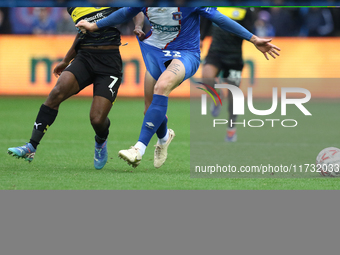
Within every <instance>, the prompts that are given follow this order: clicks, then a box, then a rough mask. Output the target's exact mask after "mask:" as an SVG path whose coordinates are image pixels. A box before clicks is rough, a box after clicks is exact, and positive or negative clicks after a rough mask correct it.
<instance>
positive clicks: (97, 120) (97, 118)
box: [90, 114, 106, 127]
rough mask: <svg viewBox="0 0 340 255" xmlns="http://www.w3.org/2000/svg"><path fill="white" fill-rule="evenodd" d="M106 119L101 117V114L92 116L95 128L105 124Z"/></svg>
mask: <svg viewBox="0 0 340 255" xmlns="http://www.w3.org/2000/svg"><path fill="white" fill-rule="evenodd" d="M105 119H106V117H103V116H100V115H99V114H91V115H90V121H91V125H92V126H93V127H100V126H102V125H104V124H105Z"/></svg>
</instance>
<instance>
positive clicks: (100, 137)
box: [94, 118, 111, 144]
mask: <svg viewBox="0 0 340 255" xmlns="http://www.w3.org/2000/svg"><path fill="white" fill-rule="evenodd" d="M107 122H108V125H107V128H106V130H105V131H104V132H101V133H96V136H95V137H94V139H95V140H96V142H97V143H99V144H100V143H104V142H105V141H106V139H107V137H108V136H109V127H110V124H111V122H110V119H109V118H107Z"/></svg>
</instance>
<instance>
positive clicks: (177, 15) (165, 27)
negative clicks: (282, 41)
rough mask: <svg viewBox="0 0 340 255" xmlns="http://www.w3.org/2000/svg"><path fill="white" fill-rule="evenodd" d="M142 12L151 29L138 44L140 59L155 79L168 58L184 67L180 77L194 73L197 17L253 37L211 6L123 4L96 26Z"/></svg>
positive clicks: (198, 54) (197, 28) (197, 53)
mask: <svg viewBox="0 0 340 255" xmlns="http://www.w3.org/2000/svg"><path fill="white" fill-rule="evenodd" d="M141 11H142V12H143V13H144V15H145V16H146V17H147V18H148V20H149V21H150V24H151V31H150V32H149V33H148V34H147V35H146V38H145V39H144V40H143V41H142V42H139V43H140V48H141V51H142V54H143V58H144V62H145V65H146V68H147V70H148V71H149V73H150V74H151V75H152V77H153V78H154V79H155V80H157V79H158V78H159V76H160V75H161V74H162V72H164V70H165V69H166V67H167V66H166V63H169V61H171V60H172V59H178V60H180V61H181V62H182V63H183V65H184V66H185V77H184V80H185V79H187V78H189V77H191V76H192V75H194V74H195V72H196V71H197V69H198V67H199V63H200V16H203V17H205V18H207V19H210V20H212V21H213V22H215V23H216V24H217V25H218V26H219V27H221V28H222V29H224V30H226V31H229V32H232V33H234V34H236V35H238V36H240V37H241V38H243V39H246V40H250V38H251V37H252V36H253V35H252V34H251V33H250V32H249V31H248V30H246V29H245V28H243V27H242V26H241V25H239V24H238V23H237V22H235V21H233V20H232V19H230V18H228V17H227V16H224V15H222V14H221V13H220V12H219V11H217V8H213V7H206V8H204V7H124V8H122V9H120V10H118V11H116V12H114V13H112V14H110V15H109V16H108V17H106V18H104V19H102V20H100V21H98V22H97V26H98V28H104V27H107V26H114V25H117V24H120V23H124V22H126V21H128V20H129V19H131V18H132V17H134V16H136V15H137V14H138V13H139V12H141Z"/></svg>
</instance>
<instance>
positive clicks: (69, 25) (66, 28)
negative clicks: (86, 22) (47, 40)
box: [57, 7, 77, 34]
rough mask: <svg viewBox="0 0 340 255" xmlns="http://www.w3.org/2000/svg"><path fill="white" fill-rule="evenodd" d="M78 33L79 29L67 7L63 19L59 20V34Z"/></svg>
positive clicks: (64, 9) (63, 12)
mask: <svg viewBox="0 0 340 255" xmlns="http://www.w3.org/2000/svg"><path fill="white" fill-rule="evenodd" d="M76 33H77V30H76V28H75V26H74V22H73V20H72V18H71V17H70V14H69V13H68V12H67V9H66V7H65V8H63V10H62V14H61V20H59V21H58V22H57V34H76Z"/></svg>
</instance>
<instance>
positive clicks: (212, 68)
mask: <svg viewBox="0 0 340 255" xmlns="http://www.w3.org/2000/svg"><path fill="white" fill-rule="evenodd" d="M217 9H218V10H219V11H220V12H221V13H222V14H224V15H226V16H228V17H229V18H231V19H233V20H235V21H237V22H239V23H240V24H241V25H242V26H244V27H245V28H247V29H248V30H249V31H252V26H253V24H254V18H253V12H252V10H251V9H245V8H235V7H218V8H217ZM201 24H202V25H201V42H202V41H203V40H204V38H205V37H206V36H207V34H208V32H209V30H210V29H211V27H212V42H211V45H210V48H209V52H208V55H207V56H206V58H205V60H204V62H203V70H202V78H203V82H204V83H206V84H208V85H210V86H212V87H213V86H214V84H215V83H216V82H215V81H216V80H215V79H216V77H218V76H219V74H220V73H221V76H222V77H223V82H224V83H228V84H232V85H235V86H237V87H239V86H240V82H241V73H242V69H243V66H244V62H243V58H242V43H243V39H242V38H240V37H238V36H234V35H233V34H231V33H229V32H226V31H224V30H222V29H220V28H219V27H217V26H212V23H211V21H209V20H207V19H205V20H202V22H201ZM222 93H223V92H222V91H219V94H220V96H221V97H222V98H223V94H222ZM220 109H221V105H217V106H216V105H212V107H211V114H212V115H213V116H214V117H216V116H218V115H219V112H220ZM228 112H229V121H228V125H229V126H228V129H227V135H226V138H225V140H226V141H228V142H235V141H236V140H237V135H236V128H235V127H233V125H232V123H235V122H236V117H237V116H236V115H234V114H233V98H232V96H231V93H228Z"/></svg>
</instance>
